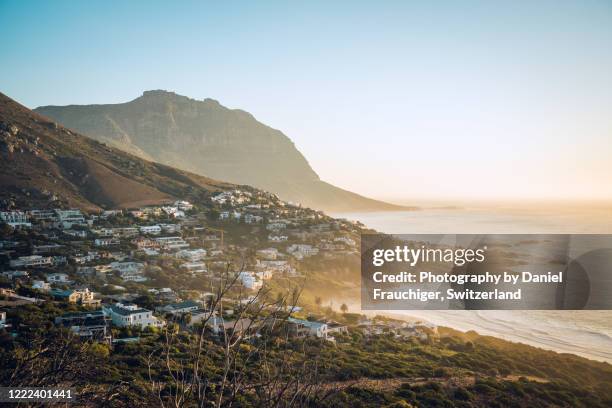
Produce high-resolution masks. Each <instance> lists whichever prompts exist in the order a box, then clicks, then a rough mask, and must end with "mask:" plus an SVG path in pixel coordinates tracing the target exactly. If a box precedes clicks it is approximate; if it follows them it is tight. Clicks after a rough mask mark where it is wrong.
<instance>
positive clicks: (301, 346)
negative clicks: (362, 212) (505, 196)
mask: <svg viewBox="0 0 612 408" xmlns="http://www.w3.org/2000/svg"><path fill="white" fill-rule="evenodd" d="M74 307H75V306H69V305H67V304H62V303H57V304H53V303H46V304H44V305H42V306H33V305H31V306H26V307H23V308H20V309H14V310H12V311H11V312H10V313H11V318H12V319H13V321H14V322H15V323H16V324H17V325H18V326H19V329H20V333H21V335H20V336H19V337H17V338H13V337H11V336H9V335H8V334H7V333H6V332H3V333H2V335H0V341H1V344H0V383H1V384H3V385H11V386H26V385H29V386H71V387H76V388H77V389H78V391H79V394H80V396H81V399H80V402H81V403H82V404H83V405H88V406H159V405H161V404H164V405H165V406H198V405H199V406H230V405H231V406H238V407H240V406H323V407H342V406H346V407H378V406H394V407H395V406H397V407H405V406H422V407H431V406H439V407H491V406H500V407H501V406H504V407H505V406H516V407H523V406H578V407H580V406H582V407H609V406H611V405H612V387H611V386H610V385H611V384H612V366H610V365H609V364H606V363H598V362H593V361H590V360H586V359H584V358H580V357H576V356H573V355H564V354H557V353H554V352H550V351H544V350H541V349H537V348H534V347H531V346H526V345H521V344H515V343H509V342H506V341H503V340H499V339H495V338H492V337H486V336H479V335H478V334H476V333H460V332H457V331H454V330H451V329H444V328H441V329H440V330H439V336H437V337H430V338H428V339H427V340H416V339H415V338H400V337H397V336H395V335H394V334H392V333H382V334H380V335H366V334H364V332H363V331H362V330H361V329H358V328H353V329H351V330H350V331H349V333H348V334H344V335H341V334H338V335H336V342H335V343H332V342H329V341H324V340H321V339H316V338H300V339H296V338H290V337H287V336H286V335H285V334H283V332H282V330H276V331H275V332H274V333H272V331H270V332H269V333H267V334H266V335H263V336H261V337H257V336H254V337H252V338H249V339H245V340H244V341H242V342H241V343H240V344H239V346H238V347H237V348H236V349H234V351H233V352H232V353H231V358H232V364H231V369H230V370H228V371H227V372H224V369H223V367H224V366H225V365H224V359H226V358H227V354H226V353H225V352H224V351H225V348H226V345H227V343H226V342H224V340H223V338H219V337H215V336H209V335H207V336H206V337H205V338H204V339H203V340H202V341H203V347H202V348H201V350H205V352H203V353H202V354H201V355H200V356H199V364H201V367H202V369H201V371H200V372H201V373H202V377H201V380H203V381H206V382H207V387H206V393H207V395H206V396H204V397H203V398H196V397H195V396H194V395H190V394H189V392H187V393H186V392H184V391H185V389H183V388H181V387H185V384H188V383H189V381H188V380H189V376H190V374H189V373H190V370H189V369H188V368H189V364H191V363H192V361H193V360H191V357H190V356H191V355H192V354H191V352H192V351H193V350H194V345H195V344H197V343H198V342H199V341H200V340H201V339H200V338H199V337H198V333H197V331H195V332H188V331H180V330H178V325H179V324H180V322H177V323H174V324H170V325H169V326H168V328H167V329H166V330H158V331H156V330H150V329H149V330H146V331H135V330H134V331H133V332H130V333H122V334H123V335H126V334H129V335H133V336H138V337H140V340H139V341H138V342H131V343H119V344H116V345H114V347H113V348H112V350H111V349H110V348H109V347H108V346H107V345H102V344H98V343H82V342H79V341H78V340H76V339H75V338H74V337H73V336H72V334H70V333H69V332H67V331H64V330H63V329H58V328H56V327H55V326H54V325H53V324H52V321H51V319H50V318H49V316H53V315H55V314H58V313H61V312H65V311H66V310H68V309H71V308H74ZM335 317H337V318H338V319H341V320H344V321H345V322H350V321H354V320H355V319H356V315H351V314H345V315H338V316H335ZM166 352H167V354H166ZM223 376H227V377H228V381H227V382H226V383H225V386H224V389H223V390H220V389H219V384H221V378H222V377H223ZM159 384H164V386H162V387H159ZM192 391H193V390H191V391H190V392H192Z"/></svg>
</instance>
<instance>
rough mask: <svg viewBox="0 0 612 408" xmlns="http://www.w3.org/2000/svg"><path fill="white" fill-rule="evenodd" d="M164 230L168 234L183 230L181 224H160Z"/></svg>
mask: <svg viewBox="0 0 612 408" xmlns="http://www.w3.org/2000/svg"><path fill="white" fill-rule="evenodd" d="M159 226H160V227H161V229H162V231H163V232H165V233H167V234H175V233H178V232H181V224H159Z"/></svg>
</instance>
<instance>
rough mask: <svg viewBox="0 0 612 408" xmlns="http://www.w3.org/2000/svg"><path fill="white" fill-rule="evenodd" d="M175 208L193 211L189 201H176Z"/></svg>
mask: <svg viewBox="0 0 612 408" xmlns="http://www.w3.org/2000/svg"><path fill="white" fill-rule="evenodd" d="M174 206H175V207H177V208H178V209H179V210H182V211H190V210H193V204H191V203H190V202H189V201H183V200H179V201H175V202H174Z"/></svg>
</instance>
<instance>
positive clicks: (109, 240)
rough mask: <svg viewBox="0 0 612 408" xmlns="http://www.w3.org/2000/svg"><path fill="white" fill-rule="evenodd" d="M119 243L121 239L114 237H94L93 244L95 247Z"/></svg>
mask: <svg viewBox="0 0 612 408" xmlns="http://www.w3.org/2000/svg"><path fill="white" fill-rule="evenodd" d="M120 243H121V241H119V240H118V239H116V238H96V239H94V245H95V246H97V247H106V246H113V245H119V244H120Z"/></svg>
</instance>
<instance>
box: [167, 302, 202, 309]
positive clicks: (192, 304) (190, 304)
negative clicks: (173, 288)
mask: <svg viewBox="0 0 612 408" xmlns="http://www.w3.org/2000/svg"><path fill="white" fill-rule="evenodd" d="M188 307H197V308H199V307H200V304H199V303H198V302H196V301H193V300H184V301H182V302H178V303H170V304H169V305H166V306H165V307H164V309H167V310H177V309H185V308H188Z"/></svg>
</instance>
